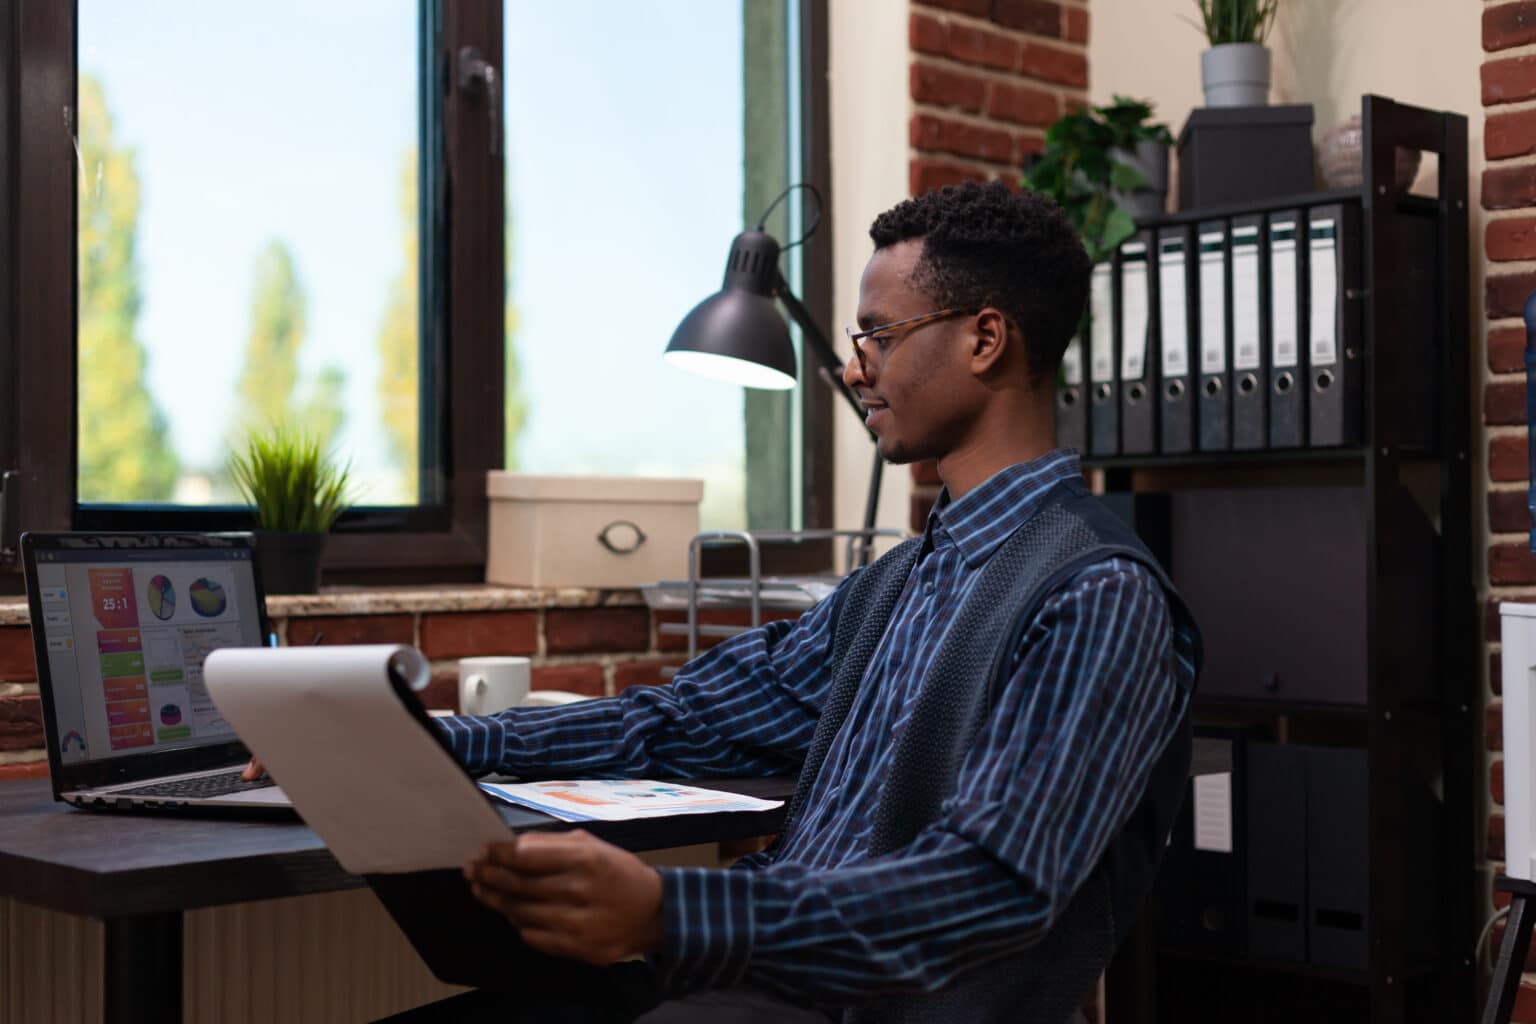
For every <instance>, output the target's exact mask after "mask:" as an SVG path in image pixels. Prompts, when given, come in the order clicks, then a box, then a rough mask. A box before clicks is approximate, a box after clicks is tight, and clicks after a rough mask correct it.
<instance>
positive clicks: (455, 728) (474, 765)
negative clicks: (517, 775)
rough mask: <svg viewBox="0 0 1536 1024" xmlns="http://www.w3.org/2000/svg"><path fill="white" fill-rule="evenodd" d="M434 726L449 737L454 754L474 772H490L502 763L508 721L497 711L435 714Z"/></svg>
mask: <svg viewBox="0 0 1536 1024" xmlns="http://www.w3.org/2000/svg"><path fill="white" fill-rule="evenodd" d="M432 727H433V728H435V729H436V730H437V731H438V732H439V733H440V734H441V735H442V737H443V739H445V740H447V742H448V747H449V749H451V750H452V751H453V756H454V757H456V758H458V760H459V763H460V764H462V765H463V766H464V768H465V770H466V771H468V772H469V774H471V775H476V776H478V775H487V774H489V773H491V772H493V771H495V770H496V769H497V768H498V767H499V766H500V764H501V758H502V751H503V749H504V748H505V747H506V744H507V725H506V723H505V722H503V721H502V720H501V718H500V717H499V716H494V715H449V716H444V717H437V716H434V717H433V718H432Z"/></svg>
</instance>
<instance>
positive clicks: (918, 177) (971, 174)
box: [907, 160, 986, 196]
mask: <svg viewBox="0 0 1536 1024" xmlns="http://www.w3.org/2000/svg"><path fill="white" fill-rule="evenodd" d="M907 173H908V176H909V178H910V180H909V181H908V183H907V184H908V186H909V187H910V188H911V189H912V194H913V195H915V196H920V195H922V194H923V193H924V192H932V191H933V190H934V189H936V188H943V187H944V186H945V185H959V184H960V183H961V182H966V181H984V180H986V175H984V174H982V173H981V172H980V171H977V170H975V169H973V168H970V167H962V166H961V165H959V164H952V163H948V162H947V161H944V160H913V161H911V163H909V164H908V165H907Z"/></svg>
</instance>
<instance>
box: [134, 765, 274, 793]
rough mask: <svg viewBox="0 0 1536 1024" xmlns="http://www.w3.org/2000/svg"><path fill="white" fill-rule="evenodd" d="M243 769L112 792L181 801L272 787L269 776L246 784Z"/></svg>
mask: <svg viewBox="0 0 1536 1024" xmlns="http://www.w3.org/2000/svg"><path fill="white" fill-rule="evenodd" d="M244 770H245V769H243V768H236V769H235V770H234V771H230V772H220V773H219V774H217V775H200V776H198V777H197V778H193V779H177V780H175V781H174V782H151V783H148V784H147V785H143V786H135V787H134V788H133V789H119V790H116V791H114V793H113V795H114V796H165V797H173V798H174V797H181V798H183V799H198V798H202V799H205V800H206V799H208V798H210V797H216V796H228V795H229V794H231V793H244V792H245V791H247V790H251V789H266V788H267V787H268V786H270V785H272V779H271V777H270V776H266V775H263V776H262V777H261V778H259V779H257V780H256V781H255V782H246V781H245V780H243V779H242V778H240V773H241V772H242V771H244Z"/></svg>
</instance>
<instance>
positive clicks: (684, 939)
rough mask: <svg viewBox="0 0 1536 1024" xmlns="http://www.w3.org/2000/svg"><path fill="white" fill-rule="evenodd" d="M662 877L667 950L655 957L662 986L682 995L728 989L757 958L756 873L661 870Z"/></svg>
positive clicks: (662, 905) (697, 869) (665, 945)
mask: <svg viewBox="0 0 1536 1024" xmlns="http://www.w3.org/2000/svg"><path fill="white" fill-rule="evenodd" d="M656 870H657V871H658V873H659V874H660V875H661V921H662V940H661V952H660V953H658V954H656V955H655V956H654V957H652V958H651V962H652V964H653V966H654V967H655V968H656V971H657V975H658V979H659V980H660V982H661V984H662V988H663V989H664V990H665V991H666V992H667V993H668V994H677V993H681V992H685V991H693V990H696V989H702V988H727V987H730V986H731V985H735V984H737V983H738V982H740V981H741V978H742V976H743V975H744V974H746V971H747V963H748V961H749V960H750V959H751V957H752V897H753V891H754V889H755V887H756V884H757V878H756V877H755V875H754V874H753V873H752V872H750V871H728V870H720V869H716V868H657V869H656Z"/></svg>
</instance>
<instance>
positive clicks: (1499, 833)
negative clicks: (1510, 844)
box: [1484, 814, 1504, 860]
mask: <svg viewBox="0 0 1536 1024" xmlns="http://www.w3.org/2000/svg"><path fill="white" fill-rule="evenodd" d="M1485 839H1486V840H1487V843H1488V846H1487V848H1486V849H1485V851H1484V854H1485V856H1487V857H1488V859H1489V860H1503V859H1504V815H1502V814H1490V815H1488V829H1487V834H1486V836H1485Z"/></svg>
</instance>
